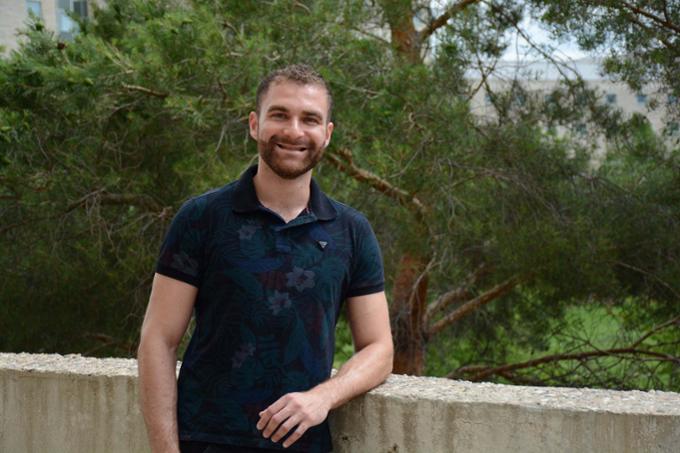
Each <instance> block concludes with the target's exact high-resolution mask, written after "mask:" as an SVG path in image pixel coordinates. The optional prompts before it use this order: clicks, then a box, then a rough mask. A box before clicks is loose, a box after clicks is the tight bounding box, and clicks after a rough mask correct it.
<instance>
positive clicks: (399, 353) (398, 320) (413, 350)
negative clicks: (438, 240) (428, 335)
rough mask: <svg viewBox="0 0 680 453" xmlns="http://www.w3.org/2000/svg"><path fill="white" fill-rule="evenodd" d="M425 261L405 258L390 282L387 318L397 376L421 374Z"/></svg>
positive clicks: (425, 277) (404, 256)
mask: <svg viewBox="0 0 680 453" xmlns="http://www.w3.org/2000/svg"><path fill="white" fill-rule="evenodd" d="M426 266H427V260H425V259H423V258H422V257H418V256H413V255H410V254H405V255H403V256H402V257H401V260H400V261H399V266H398V268H397V277H396V279H395V281H394V289H393V292H392V303H391V305H390V317H391V319H392V328H393V330H394V368H393V372H394V373H397V374H412V375H416V376H419V375H421V374H423V369H424V365H425V337H424V332H423V318H424V316H425V304H426V298H427V275H426V274H425V269H426Z"/></svg>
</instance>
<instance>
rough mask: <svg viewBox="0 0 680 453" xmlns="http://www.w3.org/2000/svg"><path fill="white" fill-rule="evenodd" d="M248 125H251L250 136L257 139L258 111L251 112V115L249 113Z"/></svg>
mask: <svg viewBox="0 0 680 453" xmlns="http://www.w3.org/2000/svg"><path fill="white" fill-rule="evenodd" d="M248 126H249V127H250V136H251V137H253V139H254V140H255V141H257V131H258V127H259V123H258V118H257V113H255V112H250V115H248Z"/></svg>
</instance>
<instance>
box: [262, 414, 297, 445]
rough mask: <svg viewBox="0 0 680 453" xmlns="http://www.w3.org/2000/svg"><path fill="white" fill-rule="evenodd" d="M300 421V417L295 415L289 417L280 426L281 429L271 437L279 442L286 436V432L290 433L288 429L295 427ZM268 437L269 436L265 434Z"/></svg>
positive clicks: (273, 440)
mask: <svg viewBox="0 0 680 453" xmlns="http://www.w3.org/2000/svg"><path fill="white" fill-rule="evenodd" d="M298 423H300V417H299V416H295V415H293V416H292V417H289V418H288V420H286V421H285V422H283V423H281V425H280V426H279V429H277V430H276V432H275V433H274V435H273V436H272V437H271V441H272V442H278V441H280V440H281V439H282V438H283V437H285V435H286V434H288V431H290V430H291V429H293V428H295V427H296V426H297V424H298ZM265 437H267V436H265Z"/></svg>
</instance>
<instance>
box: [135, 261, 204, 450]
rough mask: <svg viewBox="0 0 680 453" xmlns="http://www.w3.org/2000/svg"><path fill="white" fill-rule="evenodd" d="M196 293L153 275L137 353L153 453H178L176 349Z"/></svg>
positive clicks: (179, 283) (178, 283)
mask: <svg viewBox="0 0 680 453" xmlns="http://www.w3.org/2000/svg"><path fill="white" fill-rule="evenodd" d="M197 292H198V289H197V288H196V287H195V286H192V285H189V284H187V283H184V282H182V281H179V280H175V279H173V278H170V277H166V276H164V275H160V274H156V275H155V276H154V280H153V286H152V289H151V297H150V298H149V305H148V307H147V309H146V315H145V316H144V323H143V324H142V334H141V339H140V342H139V349H138V351H137V361H138V369H139V395H140V404H141V408H142V414H143V415H144V421H145V422H146V429H147V433H148V435H149V444H150V445H151V451H153V452H164V453H165V452H170V453H179V437H178V433H177V379H176V374H175V373H176V371H175V370H176V367H177V346H178V345H179V342H180V341H181V340H182V336H183V335H184V333H185V332H186V330H187V326H188V324H189V320H190V319H191V312H192V310H193V307H194V301H195V299H196V293H197Z"/></svg>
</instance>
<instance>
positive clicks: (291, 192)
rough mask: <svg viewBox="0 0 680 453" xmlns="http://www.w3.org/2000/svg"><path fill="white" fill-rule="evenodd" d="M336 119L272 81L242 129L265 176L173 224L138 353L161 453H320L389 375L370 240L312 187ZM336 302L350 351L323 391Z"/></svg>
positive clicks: (311, 87) (384, 314)
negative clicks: (343, 312)
mask: <svg viewBox="0 0 680 453" xmlns="http://www.w3.org/2000/svg"><path fill="white" fill-rule="evenodd" d="M331 108H332V99H331V95H330V91H329V89H328V86H327V84H326V82H325V81H324V80H323V79H322V78H321V77H320V76H319V75H318V74H317V73H316V72H314V71H313V70H312V69H311V68H309V67H308V66H304V65H293V66H288V67H286V68H283V69H280V70H277V71H275V72H273V73H272V74H270V75H269V76H267V77H266V78H265V79H264V80H263V81H262V82H261V84H260V86H259V87H258V90H257V98H256V110H255V111H254V112H251V113H250V117H249V127H250V135H251V136H252V137H253V139H255V140H256V141H257V148H258V153H259V160H258V165H256V166H253V167H251V168H249V169H248V170H246V171H245V172H244V173H243V175H242V176H241V178H240V179H239V180H238V181H234V182H232V183H230V184H227V185H226V186H224V187H222V188H220V189H216V190H213V191H210V192H207V193H205V194H203V195H200V196H198V197H195V198H192V199H190V200H189V201H187V202H186V203H185V204H184V205H183V206H182V208H181V209H180V211H179V212H178V214H177V216H176V217H175V219H174V220H173V222H172V225H171V226H170V230H169V232H168V234H167V236H166V238H165V240H164V242H163V245H162V247H161V253H160V257H159V259H158V263H157V266H156V274H155V276H154V281H153V287H152V291H151V297H150V300H149V305H148V308H147V312H146V316H145V318H144V323H143V326H142V335H141V341H140V346H139V351H138V359H139V378H140V401H141V406H142V412H143V414H144V419H145V422H146V426H147V431H148V434H149V441H150V444H151V447H152V450H153V451H154V452H180V451H181V452H182V453H187V452H191V453H194V452H203V453H210V452H213V453H214V452H251V453H258V452H260V453H261V452H263V451H280V450H282V449H284V448H286V449H288V450H293V451H306V452H328V451H331V449H332V446H331V439H330V433H329V429H328V424H327V421H326V418H327V416H328V413H329V411H330V410H332V409H334V408H336V407H338V406H340V405H342V404H344V403H345V402H347V401H349V400H350V399H351V398H353V397H355V396H357V395H359V394H362V393H364V392H366V391H368V390H370V389H371V388H373V387H375V386H376V385H378V384H380V383H381V382H383V381H384V380H385V378H386V377H387V376H388V375H389V373H390V371H391V369H392V353H393V351H392V337H391V333H390V325H389V319H388V310H387V301H386V299H385V293H384V277H383V266H382V258H381V254H380V249H379V247H378V244H377V241H376V239H375V235H374V234H373V231H372V229H371V227H370V225H369V223H368V221H367V220H366V218H365V217H364V216H363V215H362V214H361V213H359V212H358V211H356V210H354V209H352V208H350V207H348V206H346V205H344V204H341V203H338V202H336V201H334V200H332V199H330V198H328V197H327V196H326V195H325V194H324V193H323V192H322V191H321V189H320V188H319V186H318V185H317V184H316V182H315V181H314V180H313V179H312V169H313V168H314V166H315V165H316V164H317V163H318V162H319V161H320V159H321V158H322V156H323V152H324V149H325V148H326V147H327V146H328V143H329V142H330V139H331V135H332V133H333V127H334V126H333V123H332V122H331V121H330V115H331ZM343 303H346V306H347V315H348V320H349V325H350V329H351V331H352V337H353V340H354V345H355V351H356V352H355V354H354V355H353V356H352V358H351V359H350V360H349V361H348V362H347V363H345V364H344V365H343V366H342V367H341V368H340V370H339V371H338V372H337V373H336V374H335V376H333V377H332V378H331V377H330V371H331V367H332V364H333V351H334V346H335V334H334V332H335V325H336V322H337V319H338V316H339V314H340V309H341V307H342V305H343ZM192 313H193V314H194V316H195V319H196V328H195V330H194V333H193V336H192V338H191V341H190V343H189V346H188V348H187V350H186V353H185V355H184V360H183V363H182V368H181V370H180V375H179V380H178V381H176V380H175V364H176V351H177V347H178V344H179V342H180V340H181V338H182V336H183V335H184V333H185V331H186V329H187V326H188V323H189V320H190V318H191V315H192Z"/></svg>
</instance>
